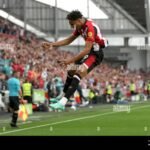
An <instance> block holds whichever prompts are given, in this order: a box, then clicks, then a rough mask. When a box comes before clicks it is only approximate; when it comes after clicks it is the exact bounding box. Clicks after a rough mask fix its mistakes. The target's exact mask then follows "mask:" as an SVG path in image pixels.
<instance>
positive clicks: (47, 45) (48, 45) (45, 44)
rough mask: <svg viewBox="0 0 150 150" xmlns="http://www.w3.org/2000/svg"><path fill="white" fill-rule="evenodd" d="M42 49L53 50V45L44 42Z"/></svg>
mask: <svg viewBox="0 0 150 150" xmlns="http://www.w3.org/2000/svg"><path fill="white" fill-rule="evenodd" d="M42 47H43V48H44V49H52V48H53V44H52V43H49V42H43V43H42Z"/></svg>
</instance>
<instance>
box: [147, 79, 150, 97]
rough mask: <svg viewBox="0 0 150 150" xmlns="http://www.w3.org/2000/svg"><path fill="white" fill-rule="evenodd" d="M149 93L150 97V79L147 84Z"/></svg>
mask: <svg viewBox="0 0 150 150" xmlns="http://www.w3.org/2000/svg"><path fill="white" fill-rule="evenodd" d="M147 95H148V98H150V81H149V82H148V84H147Z"/></svg>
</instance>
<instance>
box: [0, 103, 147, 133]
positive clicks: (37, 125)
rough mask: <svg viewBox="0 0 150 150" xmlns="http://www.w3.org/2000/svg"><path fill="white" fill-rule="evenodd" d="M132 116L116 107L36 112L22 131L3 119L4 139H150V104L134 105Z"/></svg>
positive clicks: (0, 122)
mask: <svg viewBox="0 0 150 150" xmlns="http://www.w3.org/2000/svg"><path fill="white" fill-rule="evenodd" d="M130 108H131V112H114V111H113V105H112V104H107V105H104V104H100V105H94V106H93V108H89V107H85V108H78V109H77V111H73V110H71V109H70V108H67V111H65V112H36V113H34V114H33V115H31V116H29V118H28V120H27V121H26V122H22V121H21V120H19V121H18V124H19V128H17V129H12V128H11V127H10V126H9V121H10V116H9V115H7V116H5V117H4V116H0V136H5V135H6V136H150V102H149V101H146V102H140V103H130Z"/></svg>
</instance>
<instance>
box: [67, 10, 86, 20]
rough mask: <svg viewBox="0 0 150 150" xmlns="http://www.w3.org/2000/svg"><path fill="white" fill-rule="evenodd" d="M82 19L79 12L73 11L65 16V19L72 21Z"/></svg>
mask: <svg viewBox="0 0 150 150" xmlns="http://www.w3.org/2000/svg"><path fill="white" fill-rule="evenodd" d="M82 17H83V15H82V13H81V12H80V11H79V10H73V11H71V12H70V13H69V14H68V15H67V17H66V19H68V20H72V21H74V20H77V19H79V18H82Z"/></svg>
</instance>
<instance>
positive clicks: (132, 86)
mask: <svg viewBox="0 0 150 150" xmlns="http://www.w3.org/2000/svg"><path fill="white" fill-rule="evenodd" d="M129 89H130V94H131V96H132V95H135V94H136V86H135V83H134V82H133V81H131V83H130V87H129Z"/></svg>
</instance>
